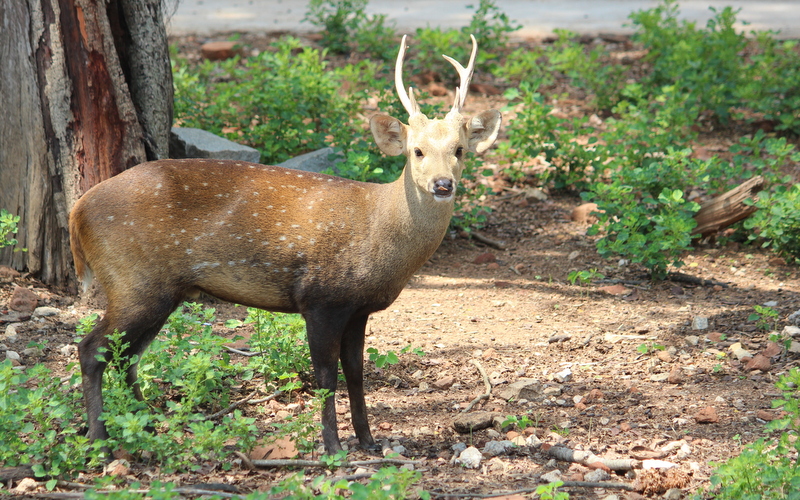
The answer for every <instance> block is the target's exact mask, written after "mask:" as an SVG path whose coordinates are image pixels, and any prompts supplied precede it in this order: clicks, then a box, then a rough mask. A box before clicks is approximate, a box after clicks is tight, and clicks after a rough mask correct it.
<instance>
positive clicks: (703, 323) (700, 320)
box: [692, 316, 708, 330]
mask: <svg viewBox="0 0 800 500" xmlns="http://www.w3.org/2000/svg"><path fill="white" fill-rule="evenodd" d="M707 329H708V318H706V317H705V316H695V317H694V318H692V330H707Z"/></svg>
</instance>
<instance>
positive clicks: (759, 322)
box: [747, 304, 778, 331]
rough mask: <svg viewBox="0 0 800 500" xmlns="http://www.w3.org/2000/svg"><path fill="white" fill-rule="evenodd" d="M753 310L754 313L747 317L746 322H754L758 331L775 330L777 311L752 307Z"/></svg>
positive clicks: (765, 307) (763, 307)
mask: <svg viewBox="0 0 800 500" xmlns="http://www.w3.org/2000/svg"><path fill="white" fill-rule="evenodd" d="M753 309H754V310H755V311H756V312H755V313H753V314H751V315H750V316H748V317H747V321H755V322H756V326H758V329H759V330H764V331H770V330H774V329H775V325H776V324H777V321H778V311H776V310H775V309H773V308H771V307H767V306H762V305H758V304H756V305H754V306H753Z"/></svg>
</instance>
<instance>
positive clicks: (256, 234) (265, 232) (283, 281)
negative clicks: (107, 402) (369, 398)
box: [69, 36, 501, 454]
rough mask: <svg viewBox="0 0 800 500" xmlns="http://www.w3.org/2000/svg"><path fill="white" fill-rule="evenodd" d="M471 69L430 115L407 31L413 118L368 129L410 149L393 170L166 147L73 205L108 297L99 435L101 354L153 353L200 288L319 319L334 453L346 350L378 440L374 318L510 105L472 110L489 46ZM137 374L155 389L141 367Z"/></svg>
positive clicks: (95, 425) (100, 434) (92, 342)
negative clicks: (370, 323)
mask: <svg viewBox="0 0 800 500" xmlns="http://www.w3.org/2000/svg"><path fill="white" fill-rule="evenodd" d="M471 38H472V54H471V56H470V61H469V64H468V65H467V67H466V68H464V67H463V66H461V64H459V63H458V62H457V61H455V60H453V59H452V58H450V57H448V56H444V57H445V58H446V59H447V60H448V61H449V62H450V63H451V64H452V65H453V66H454V67H455V68H456V70H457V72H458V74H459V76H460V85H459V86H458V87H457V88H456V90H455V102H454V104H453V107H452V109H451V110H450V112H449V113H448V114H447V115H446V117H445V118H444V119H429V118H427V117H426V116H425V115H424V114H422V113H421V111H420V108H419V105H418V104H417V102H416V101H415V98H414V91H413V89H412V88H410V87H409V90H408V92H406V90H405V87H404V86H403V78H402V67H403V61H404V57H405V49H406V38H405V37H403V40H402V42H401V46H400V51H399V54H398V56H397V63H396V65H395V85H396V87H397V92H398V94H399V97H400V100H401V102H402V103H403V106H404V107H405V109H406V110H407V111H408V113H409V115H410V116H409V119H408V125H405V124H403V123H402V122H401V121H400V120H398V119H396V118H393V117H390V116H387V115H380V114H379V115H376V116H373V117H372V119H371V120H370V128H371V130H372V134H373V135H374V137H375V141H376V142H377V144H378V146H379V147H380V149H381V150H382V151H383V152H384V153H385V154H387V155H392V156H394V155H400V154H404V155H405V156H406V157H407V161H406V165H405V167H404V170H403V173H402V175H401V176H400V177H399V178H398V179H397V180H396V181H394V182H392V183H389V184H372V183H364V182H355V181H351V180H346V179H342V178H337V177H333V176H328V175H323V174H315V173H308V172H301V171H296V170H290V169H285V168H280V167H275V166H265V165H258V164H252V163H245V162H237V161H217V160H199V159H184V160H160V161H154V162H148V163H143V164H140V165H138V166H136V167H133V168H131V169H129V170H126V171H124V172H122V173H120V174H119V175H117V176H115V177H113V178H111V179H108V180H106V181H104V182H101V183H99V184H97V185H96V186H94V187H93V188H91V189H90V190H89V191H87V192H86V194H85V195H84V196H83V197H81V198H80V199H79V200H78V202H77V203H76V204H75V207H74V208H73V210H72V212H71V214H70V220H69V230H70V243H71V247H72V255H73V258H74V261H75V269H76V272H77V275H78V277H79V278H80V279H81V280H82V281H83V284H84V289H86V287H88V284H89V283H90V282H91V280H92V276H96V277H97V280H98V281H99V283H100V284H101V285H102V287H103V289H104V290H105V293H106V295H107V298H108V307H107V309H106V312H105V315H104V317H103V318H102V319H101V320H100V321H99V322H98V324H97V325H96V326H95V327H94V329H93V330H92V331H91V332H90V333H89V334H88V335H87V336H86V337H85V338H84V339H83V340H82V341H81V343H80V345H79V356H80V365H81V372H82V383H83V392H84V400H85V404H86V410H87V418H88V424H89V431H88V437H89V438H90V439H106V438H107V437H108V434H107V431H106V427H105V424H104V423H103V422H102V421H101V420H100V414H101V412H102V411H103V395H102V387H101V385H102V375H103V371H104V370H105V368H106V364H107V362H106V361H105V360H103V358H102V357H100V356H98V354H99V352H100V351H99V349H100V348H103V347H107V346H108V337H107V336H108V335H109V334H111V333H112V332H114V330H118V331H120V332H125V335H124V338H123V342H127V343H129V347H128V348H127V350H126V352H125V353H124V355H125V356H132V355H136V354H140V353H142V352H143V351H144V350H145V349H146V347H147V346H148V344H150V342H151V341H152V340H153V338H154V337H155V336H156V334H157V333H158V331H159V330H160V328H161V327H162V326H163V324H164V323H165V321H166V319H167V317H168V316H169V314H170V313H172V311H174V310H175V309H176V308H177V307H178V305H180V304H181V303H182V301H184V300H185V299H186V298H189V297H194V296H196V295H198V294H199V293H201V292H202V293H206V294H208V295H211V296H214V297H218V298H220V299H222V300H226V301H229V302H234V303H238V304H243V305H247V306H251V307H256V308H261V309H265V310H269V311H278V312H288V313H300V314H301V315H302V316H303V318H304V319H305V322H306V328H307V333H308V344H309V348H310V351H311V361H312V364H313V367H314V374H315V376H316V380H317V383H318V385H319V386H320V387H321V388H324V389H328V390H329V391H330V396H329V397H328V398H327V399H326V400H325V402H324V405H323V410H322V425H323V430H322V437H323V441H324V444H325V449H326V451H327V453H330V454H333V453H335V452H337V451H339V450H341V449H342V448H341V444H340V442H339V436H338V430H337V425H336V411H335V401H334V391H335V389H336V384H337V370H338V368H337V362H338V361H339V360H341V362H342V369H343V372H344V376H345V380H346V382H347V391H348V393H349V396H350V407H351V413H352V422H353V427H354V429H355V434H356V436H357V437H358V440H359V442H360V444H361V445H362V446H363V447H367V448H370V447H373V446H374V445H375V441H374V440H373V437H372V434H371V432H370V428H369V423H368V421H367V409H366V404H365V402H364V387H363V360H364V353H363V350H364V329H365V326H366V324H367V319H368V317H369V315H370V314H371V313H373V312H375V311H379V310H382V309H385V308H386V307H388V306H389V305H390V304H391V303H392V302H394V300H395V299H396V298H397V296H398V295H399V294H400V292H401V290H402V289H403V288H404V287H405V285H406V283H407V282H408V280H409V279H410V278H411V276H412V275H413V274H414V273H415V272H416V271H417V270H418V269H419V268H420V267H421V266H422V264H424V263H425V261H427V260H428V258H430V256H431V255H433V253H434V251H435V250H436V248H437V247H438V246H439V245H440V243H441V242H442V239H443V237H444V235H445V233H446V231H447V227H448V224H449V222H450V218H451V216H452V214H453V201H454V198H455V193H456V186H457V184H458V182H459V180H460V178H461V174H462V171H463V169H464V155H465V153H466V152H468V151H471V152H473V153H477V154H481V153H483V152H485V151H486V150H487V149H488V148H489V147H490V146H491V145H492V144H493V143H494V141H495V139H496V137H497V133H498V130H499V128H500V121H501V116H500V113H499V112H498V111H496V110H489V111H484V112H482V113H479V114H477V115H476V116H474V117H472V118H469V117H465V116H463V115H462V114H461V113H462V109H463V106H464V103H465V101H466V98H467V89H468V87H469V81H470V79H471V77H472V73H473V70H474V65H475V55H476V53H477V50H478V46H477V42H476V41H475V37H474V36H473V37H471ZM126 377H127V383H128V384H129V385H131V387H132V388H133V391H134V395H135V396H136V397H137V398H139V399H141V398H142V394H141V390H140V388H139V386H138V384H137V373H136V366H135V365H134V366H132V367H131V368H130V369H129V371H128V372H127V376H126Z"/></svg>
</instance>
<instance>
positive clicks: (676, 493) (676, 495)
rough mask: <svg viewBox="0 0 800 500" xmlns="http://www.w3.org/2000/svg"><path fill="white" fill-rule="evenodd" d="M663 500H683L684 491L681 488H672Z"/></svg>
mask: <svg viewBox="0 0 800 500" xmlns="http://www.w3.org/2000/svg"><path fill="white" fill-rule="evenodd" d="M661 498H663V499H664V500H681V498H683V490H681V489H680V488H670V489H668V490H667V492H666V493H664V496H663V497H661Z"/></svg>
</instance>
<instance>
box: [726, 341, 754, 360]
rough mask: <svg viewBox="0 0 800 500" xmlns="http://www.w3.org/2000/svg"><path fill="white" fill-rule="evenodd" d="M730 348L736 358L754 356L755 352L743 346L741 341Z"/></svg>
mask: <svg viewBox="0 0 800 500" xmlns="http://www.w3.org/2000/svg"><path fill="white" fill-rule="evenodd" d="M728 350H730V351H731V352H732V353H733V355H734V356H735V357H736V359H738V360H741V359H742V358H752V357H753V354H752V353H751V352H750V351H748V350H747V349H745V348H744V347H742V343H741V342H736V343H735V344H733V345H731V346H730V347H729V348H728Z"/></svg>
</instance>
